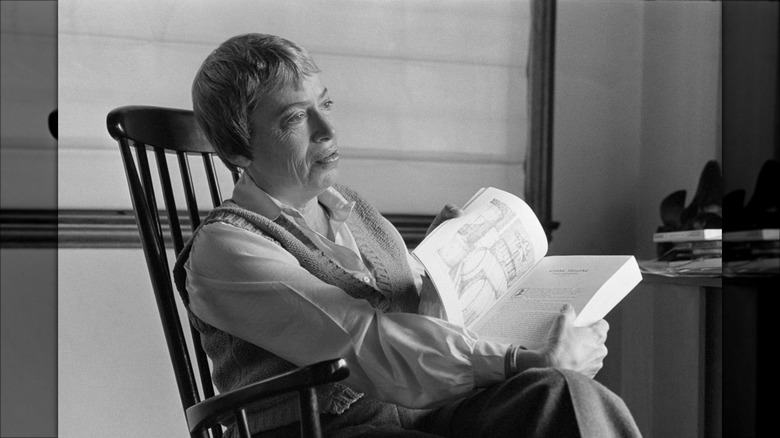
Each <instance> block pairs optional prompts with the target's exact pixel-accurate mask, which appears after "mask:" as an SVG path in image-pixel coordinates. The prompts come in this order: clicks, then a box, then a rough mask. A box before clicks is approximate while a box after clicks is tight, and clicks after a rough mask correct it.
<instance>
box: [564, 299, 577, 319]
mask: <svg viewBox="0 0 780 438" xmlns="http://www.w3.org/2000/svg"><path fill="white" fill-rule="evenodd" d="M561 315H563V317H564V318H565V319H571V320H574V318H576V317H577V312H575V311H574V307H573V306H572V305H571V304H568V303H566V304H564V305H563V307H561Z"/></svg>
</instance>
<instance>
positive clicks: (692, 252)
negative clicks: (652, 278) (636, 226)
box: [640, 228, 723, 276]
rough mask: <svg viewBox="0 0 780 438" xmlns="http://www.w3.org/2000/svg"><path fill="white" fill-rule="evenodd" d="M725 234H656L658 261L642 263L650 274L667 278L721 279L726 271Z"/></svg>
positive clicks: (712, 231)
mask: <svg viewBox="0 0 780 438" xmlns="http://www.w3.org/2000/svg"><path fill="white" fill-rule="evenodd" d="M722 231H723V230H722V229H720V228H707V229H700V230H687V231H671V232H662V233H655V234H653V242H655V243H656V245H657V247H658V258H656V259H655V260H649V261H644V262H640V266H641V267H642V270H643V271H644V272H647V273H652V274H659V275H667V276H717V275H721V273H722V269H723V232H722Z"/></svg>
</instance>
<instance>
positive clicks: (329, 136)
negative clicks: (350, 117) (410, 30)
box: [310, 111, 336, 143]
mask: <svg viewBox="0 0 780 438" xmlns="http://www.w3.org/2000/svg"><path fill="white" fill-rule="evenodd" d="M310 120H311V121H312V124H313V126H312V137H313V138H312V140H314V141H315V142H317V143H323V142H327V141H331V140H333V139H334V138H336V128H335V126H333V122H332V121H331V119H330V117H329V116H327V115H325V114H323V113H322V112H321V111H315V114H314V116H313V117H311V118H310Z"/></svg>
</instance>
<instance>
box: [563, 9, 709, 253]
mask: <svg viewBox="0 0 780 438" xmlns="http://www.w3.org/2000/svg"><path fill="white" fill-rule="evenodd" d="M720 8H721V6H720V3H718V2H700V1H675V2H569V1H562V2H559V4H558V24H557V30H558V31H557V41H556V50H557V51H556V65H557V68H556V78H555V79H556V84H555V87H556V89H555V105H556V106H555V132H554V144H555V147H554V158H553V164H554V169H553V219H554V220H556V221H559V222H561V227H560V229H559V230H558V231H556V232H554V233H553V241H552V243H551V246H550V252H551V253H558V254H610V253H612V254H615V253H629V254H635V255H636V256H637V258H644V259H648V258H653V257H654V256H655V250H654V247H653V243H652V233H654V232H655V230H656V228H657V227H658V225H660V224H661V218H660V213H659V207H660V203H661V200H662V199H663V198H664V197H665V196H666V195H668V194H670V193H672V192H673V191H676V190H680V189H685V190H687V192H688V198H687V200H688V202H690V200H691V199H692V198H693V194H694V193H695V191H696V187H697V184H698V179H699V176H700V174H701V171H702V169H703V168H704V165H705V163H706V162H707V161H709V160H713V159H717V160H719V161H720V160H721V145H720V138H719V134H720V92H719V90H720V75H719V72H720V58H719V54H720Z"/></svg>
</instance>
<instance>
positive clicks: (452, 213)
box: [425, 204, 463, 236]
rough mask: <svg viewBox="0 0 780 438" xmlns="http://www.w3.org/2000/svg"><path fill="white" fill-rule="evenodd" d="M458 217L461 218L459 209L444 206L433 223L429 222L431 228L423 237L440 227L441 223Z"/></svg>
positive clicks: (448, 205)
mask: <svg viewBox="0 0 780 438" xmlns="http://www.w3.org/2000/svg"><path fill="white" fill-rule="evenodd" d="M459 216H463V210H461V209H460V207H458V206H456V205H454V204H447V205H445V206H444V208H442V209H441V212H439V214H438V215H436V217H435V218H434V219H433V222H431V226H429V227H428V231H426V232H425V235H426V236H427V235H428V234H431V231H433V230H434V229H435V228H436V227H438V226H439V225H441V223H442V222H444V221H446V220H449V219H452V218H456V217H459Z"/></svg>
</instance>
